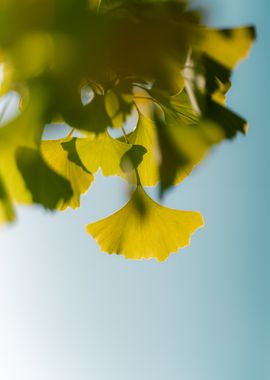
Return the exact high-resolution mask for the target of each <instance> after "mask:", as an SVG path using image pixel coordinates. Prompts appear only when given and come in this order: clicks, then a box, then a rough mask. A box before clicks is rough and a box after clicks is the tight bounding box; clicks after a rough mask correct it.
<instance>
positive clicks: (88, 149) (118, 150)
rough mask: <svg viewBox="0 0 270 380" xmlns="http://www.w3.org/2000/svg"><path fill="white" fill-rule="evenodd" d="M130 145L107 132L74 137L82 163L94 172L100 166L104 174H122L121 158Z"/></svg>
mask: <svg viewBox="0 0 270 380" xmlns="http://www.w3.org/2000/svg"><path fill="white" fill-rule="evenodd" d="M131 147H132V146H131V145H130V144H126V143H123V142H121V141H119V140H117V139H113V138H112V137H111V136H110V135H109V134H108V133H104V134H102V135H99V136H97V137H96V138H95V137H94V136H92V137H86V138H78V139H76V150H77V152H78V155H79V157H80V159H81V161H82V163H83V165H84V166H85V167H86V168H87V170H89V171H90V172H91V173H96V171H97V170H98V169H99V168H101V170H102V173H103V175H105V176H111V175H123V170H122V168H121V159H122V157H123V156H124V155H125V154H126V153H127V152H128V151H129V150H130V148H131ZM65 149H66V147H65Z"/></svg>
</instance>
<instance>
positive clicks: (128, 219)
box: [86, 187, 203, 261]
mask: <svg viewBox="0 0 270 380" xmlns="http://www.w3.org/2000/svg"><path fill="white" fill-rule="evenodd" d="M136 197H140V199H141V202H142V204H143V210H144V211H143V212H140V211H138V207H137V202H138V201H137V200H135V198H136ZM202 226H203V218H202V216H201V214H199V213H197V212H191V211H178V210H173V209H169V208H167V207H163V206H161V205H159V204H158V203H156V202H154V201H153V200H152V199H151V198H150V197H149V196H148V195H147V194H146V193H145V192H144V190H143V189H142V188H141V187H138V188H137V190H136V191H135V192H134V193H133V195H132V197H131V199H130V201H129V202H128V203H127V204H126V205H125V206H124V207H123V208H122V209H121V210H119V211H117V212H116V213H114V214H112V215H111V216H109V217H107V218H105V219H102V220H100V221H98V222H95V223H91V224H89V225H88V226H87V227H86V229H87V232H88V233H89V234H90V235H92V236H93V237H94V238H95V239H96V240H97V242H98V244H99V245H100V248H101V250H102V251H105V252H108V253H110V254H111V253H116V254H122V255H124V256H125V258H127V259H133V260H140V259H151V258H156V259H157V260H158V261H164V260H165V259H166V258H167V257H168V256H169V255H170V253H172V252H177V251H178V250H179V248H183V247H185V246H187V245H189V244H190V237H191V235H192V233H194V232H195V231H196V230H197V229H198V228H200V227H202Z"/></svg>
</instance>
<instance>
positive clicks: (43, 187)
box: [16, 147, 73, 210]
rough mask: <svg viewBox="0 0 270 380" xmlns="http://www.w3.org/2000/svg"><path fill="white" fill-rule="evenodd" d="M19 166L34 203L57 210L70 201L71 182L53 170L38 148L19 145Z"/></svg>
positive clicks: (17, 155) (71, 194)
mask: <svg viewBox="0 0 270 380" xmlns="http://www.w3.org/2000/svg"><path fill="white" fill-rule="evenodd" d="M16 160H17V165H18V168H19V170H20V172H21V174H22V177H23V179H24V181H25V185H26V187H27V189H28V190H29V191H30V193H31V195H32V200H33V202H34V203H38V204H41V205H42V206H44V207H45V208H47V209H49V210H55V209H57V208H59V207H61V206H62V205H63V204H66V203H67V202H69V201H70V199H71V198H72V196H73V191H72V188H71V185H70V183H69V182H68V181H67V180H66V179H65V178H64V177H63V176H60V175H59V174H57V173H56V172H55V171H53V170H51V169H50V167H49V166H48V164H47V163H46V162H45V161H44V159H43V157H42V155H41V154H40V152H39V151H38V150H37V149H33V148H27V147H19V148H17V150H16Z"/></svg>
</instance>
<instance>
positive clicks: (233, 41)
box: [199, 26, 256, 69]
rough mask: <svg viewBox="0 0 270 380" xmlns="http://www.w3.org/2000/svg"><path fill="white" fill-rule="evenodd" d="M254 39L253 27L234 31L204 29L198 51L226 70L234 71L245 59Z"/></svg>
mask: <svg viewBox="0 0 270 380" xmlns="http://www.w3.org/2000/svg"><path fill="white" fill-rule="evenodd" d="M255 38H256V32H255V28H254V27H253V26H247V27H241V28H235V29H229V28H228V29H210V28H205V29H204V30H203V38H202V40H201V42H200V45H199V49H200V50H201V51H203V52H205V53H207V54H208V55H209V56H210V57H212V58H213V59H215V60H216V61H218V62H219V63H221V64H222V65H224V66H226V67H227V68H229V69H234V67H235V66H236V65H237V64H238V63H239V62H240V61H241V60H243V59H244V58H246V56H247V54H248V53H249V51H250V48H251V46H252V43H253V42H254V40H255Z"/></svg>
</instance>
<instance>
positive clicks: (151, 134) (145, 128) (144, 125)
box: [128, 113, 160, 186]
mask: <svg viewBox="0 0 270 380" xmlns="http://www.w3.org/2000/svg"><path fill="white" fill-rule="evenodd" d="M128 141H129V142H130V143H131V144H136V145H141V146H143V147H144V148H145V149H146V150H147V152H146V153H145V155H144V157H143V161H142V162H141V164H140V165H139V166H138V173H139V176H140V181H141V184H142V185H143V186H156V184H157V183H158V182H159V171H158V167H159V161H160V156H159V147H158V140H157V133H156V127H155V123H154V121H153V120H151V119H150V118H149V117H146V116H144V115H143V114H142V113H139V119H138V123H137V126H136V128H135V130H134V131H133V132H132V133H131V134H130V135H129V137H128Z"/></svg>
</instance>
